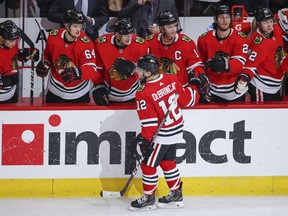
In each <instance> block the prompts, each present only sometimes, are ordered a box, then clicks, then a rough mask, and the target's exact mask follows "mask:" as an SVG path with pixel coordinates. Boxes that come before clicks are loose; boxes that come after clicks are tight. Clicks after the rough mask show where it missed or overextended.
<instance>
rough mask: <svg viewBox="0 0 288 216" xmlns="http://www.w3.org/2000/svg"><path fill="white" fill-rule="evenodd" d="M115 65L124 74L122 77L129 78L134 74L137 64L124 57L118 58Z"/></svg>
mask: <svg viewBox="0 0 288 216" xmlns="http://www.w3.org/2000/svg"><path fill="white" fill-rule="evenodd" d="M113 67H114V69H115V70H116V71H117V72H118V73H120V74H121V75H122V79H127V78H128V77H130V76H132V75H133V74H134V69H135V64H134V63H133V62H132V61H129V60H126V59H124V58H117V59H116V60H115V61H114V64H113Z"/></svg>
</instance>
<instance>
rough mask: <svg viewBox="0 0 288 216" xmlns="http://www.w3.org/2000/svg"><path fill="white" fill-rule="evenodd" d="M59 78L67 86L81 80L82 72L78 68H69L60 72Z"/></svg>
mask: <svg viewBox="0 0 288 216" xmlns="http://www.w3.org/2000/svg"><path fill="white" fill-rule="evenodd" d="M60 75H61V78H62V79H63V81H64V82H65V83H67V84H69V83H71V82H72V81H74V80H81V78H82V70H81V68H79V67H75V66H73V67H70V68H65V69H64V70H63V71H62V72H61V74H60Z"/></svg>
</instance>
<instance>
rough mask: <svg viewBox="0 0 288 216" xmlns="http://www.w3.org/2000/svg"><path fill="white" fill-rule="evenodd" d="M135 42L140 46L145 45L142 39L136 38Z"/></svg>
mask: <svg viewBox="0 0 288 216" xmlns="http://www.w3.org/2000/svg"><path fill="white" fill-rule="evenodd" d="M135 42H136V43H139V44H144V39H143V38H141V37H135Z"/></svg>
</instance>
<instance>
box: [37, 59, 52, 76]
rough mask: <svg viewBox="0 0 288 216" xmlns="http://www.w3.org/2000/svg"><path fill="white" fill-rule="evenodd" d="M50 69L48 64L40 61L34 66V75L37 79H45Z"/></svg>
mask: <svg viewBox="0 0 288 216" xmlns="http://www.w3.org/2000/svg"><path fill="white" fill-rule="evenodd" d="M49 69H50V62H48V61H46V60H45V61H44V64H43V62H42V61H40V62H38V64H37V66H36V74H37V76H39V77H46V76H47V75H48V72H49Z"/></svg>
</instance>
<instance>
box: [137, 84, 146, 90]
mask: <svg viewBox="0 0 288 216" xmlns="http://www.w3.org/2000/svg"><path fill="white" fill-rule="evenodd" d="M144 89H145V85H142V86H140V87H139V88H138V89H137V92H141V91H143V90H144Z"/></svg>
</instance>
